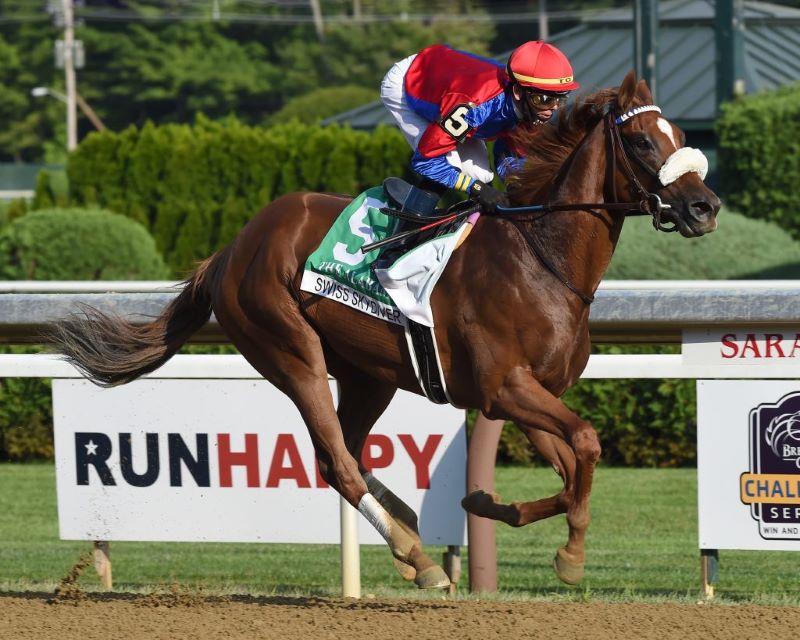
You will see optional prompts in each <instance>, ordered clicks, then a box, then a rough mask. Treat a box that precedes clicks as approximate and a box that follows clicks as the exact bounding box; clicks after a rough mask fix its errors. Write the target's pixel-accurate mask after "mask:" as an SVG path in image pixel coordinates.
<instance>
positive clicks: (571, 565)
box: [484, 368, 600, 584]
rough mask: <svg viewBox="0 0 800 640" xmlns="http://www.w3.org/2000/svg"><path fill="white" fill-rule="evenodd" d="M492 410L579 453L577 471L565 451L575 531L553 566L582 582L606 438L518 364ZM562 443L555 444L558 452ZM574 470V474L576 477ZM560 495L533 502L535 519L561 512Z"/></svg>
mask: <svg viewBox="0 0 800 640" xmlns="http://www.w3.org/2000/svg"><path fill="white" fill-rule="evenodd" d="M488 405H489V406H487V407H486V409H485V410H484V413H485V414H486V415H487V416H491V417H493V418H494V417H497V418H506V419H510V420H513V421H514V422H516V423H517V424H519V425H521V426H522V428H523V429H525V430H527V429H537V430H541V431H544V432H546V433H548V434H550V435H551V436H554V437H556V438H559V439H561V440H563V442H564V443H565V444H566V445H568V446H569V448H570V449H571V450H572V452H573V453H574V456H575V467H574V473H572V474H570V473H569V472H570V471H571V468H570V467H571V458H570V457H569V456H563V457H562V458H559V459H561V460H562V467H561V469H563V471H564V474H563V475H564V481H565V487H564V498H563V500H562V502H563V504H564V505H565V506H566V513H567V523H568V525H569V537H568V539H567V544H566V545H565V546H564V547H563V548H561V549H559V550H558V551H557V553H556V557H555V560H554V562H553V566H554V569H555V572H556V575H558V577H559V578H560V579H561V580H563V581H564V582H566V583H567V584H577V583H578V582H580V580H581V578H582V577H583V569H584V563H585V558H586V551H585V538H586V529H587V528H588V526H589V520H590V514H589V496H590V494H591V490H592V478H593V476H594V467H595V464H596V463H597V460H598V458H599V457H600V442H599V440H598V438H597V432H596V431H595V430H594V428H593V427H592V425H591V424H589V423H588V422H586V421H585V420H582V419H581V418H579V417H578V416H576V415H575V414H574V413H573V412H572V411H570V410H569V409H567V407H566V406H564V404H563V403H562V402H561V400H559V399H558V398H557V397H556V396H554V395H553V394H552V393H550V392H549V391H547V390H546V389H545V388H544V387H542V385H541V384H539V382H538V381H537V380H536V379H535V378H534V377H533V375H532V374H531V372H530V371H528V370H525V369H522V368H518V369H515V370H513V371H512V372H511V373H510V374H509V376H508V377H507V378H506V379H505V380H504V381H503V384H502V385H501V386H500V387H499V388H498V389H497V390H496V391H495V392H494V393H493V394H492V396H491V398H490V402H489V403H488ZM540 443H543V444H545V445H547V444H548V443H549V444H553V439H552V438H543V439H540ZM559 450H560V448H559V447H557V446H554V448H553V453H555V454H556V455H558V452H559ZM570 476H572V477H570ZM558 503H559V500H558V499H557V497H554V498H550V499H546V500H545V501H539V503H538V507H537V506H535V505H536V503H532V505H533V506H531V507H530V508H529V515H532V516H534V519H541V518H542V517H547V514H548V513H549V515H554V514H555V513H558V512H559V508H560V507H559V504H558Z"/></svg>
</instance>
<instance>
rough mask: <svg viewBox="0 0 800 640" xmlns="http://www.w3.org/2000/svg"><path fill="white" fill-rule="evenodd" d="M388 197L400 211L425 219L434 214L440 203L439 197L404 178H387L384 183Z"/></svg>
mask: <svg viewBox="0 0 800 640" xmlns="http://www.w3.org/2000/svg"><path fill="white" fill-rule="evenodd" d="M383 189H384V191H385V192H386V195H388V196H389V198H390V199H391V200H392V201H393V202H394V203H395V204H396V205H397V207H398V208H399V209H400V211H403V212H406V213H411V214H415V215H417V216H419V217H421V218H425V217H427V216H429V215H430V214H432V213H433V212H434V210H435V209H436V203H437V202H439V196H438V195H436V194H435V193H431V192H430V191H426V190H425V189H420V188H419V187H415V186H414V185H413V184H410V183H408V182H406V181H405V180H403V179H402V178H386V180H384V181H383Z"/></svg>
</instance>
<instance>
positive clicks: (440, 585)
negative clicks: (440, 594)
mask: <svg viewBox="0 0 800 640" xmlns="http://www.w3.org/2000/svg"><path fill="white" fill-rule="evenodd" d="M414 583H415V584H416V585H417V586H418V587H419V588H420V589H449V588H450V578H448V577H447V574H446V573H445V572H444V569H442V568H441V567H440V566H439V565H438V564H435V565H433V566H430V567H428V568H427V569H423V570H422V571H417V577H416V578H414Z"/></svg>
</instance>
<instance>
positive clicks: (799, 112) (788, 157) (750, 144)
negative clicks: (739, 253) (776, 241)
mask: <svg viewBox="0 0 800 640" xmlns="http://www.w3.org/2000/svg"><path fill="white" fill-rule="evenodd" d="M716 131H717V136H718V138H719V166H720V185H721V189H722V192H723V194H724V195H725V198H726V201H727V202H728V204H729V205H730V206H731V207H733V208H734V209H736V210H738V211H741V212H742V213H745V214H747V216H748V217H752V218H762V219H765V220H771V221H773V222H776V223H778V224H779V225H780V226H781V227H783V228H784V229H786V230H788V231H789V232H790V233H791V234H792V236H793V237H795V238H798V239H800V191H799V190H798V189H797V185H798V184H800V83H798V84H794V85H789V86H785V87H781V88H779V89H776V90H775V91H769V92H763V93H758V94H755V95H750V96H743V97H741V98H739V99H737V100H735V101H733V102H728V103H726V104H723V105H722V107H721V109H720V117H719V119H718V120H717V124H716Z"/></svg>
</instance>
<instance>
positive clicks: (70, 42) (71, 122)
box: [62, 0, 78, 151]
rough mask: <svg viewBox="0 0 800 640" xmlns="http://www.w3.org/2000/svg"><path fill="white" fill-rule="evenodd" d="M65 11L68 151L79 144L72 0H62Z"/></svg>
mask: <svg viewBox="0 0 800 640" xmlns="http://www.w3.org/2000/svg"><path fill="white" fill-rule="evenodd" d="M62 7H63V11H64V84H65V86H66V89H67V151H72V150H73V149H74V148H75V147H77V146H78V110H77V97H76V96H77V89H76V86H75V61H74V53H75V21H74V16H73V13H72V0H62Z"/></svg>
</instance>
